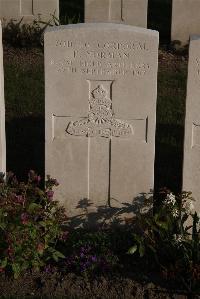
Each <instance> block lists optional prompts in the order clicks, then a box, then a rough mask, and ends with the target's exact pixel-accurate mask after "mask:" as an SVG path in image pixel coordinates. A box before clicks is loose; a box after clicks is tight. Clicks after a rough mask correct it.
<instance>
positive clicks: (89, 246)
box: [63, 231, 118, 275]
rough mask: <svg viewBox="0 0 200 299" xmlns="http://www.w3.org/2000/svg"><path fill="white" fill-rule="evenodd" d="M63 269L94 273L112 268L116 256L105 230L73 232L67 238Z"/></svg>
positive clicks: (115, 261)
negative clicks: (66, 253)
mask: <svg viewBox="0 0 200 299" xmlns="http://www.w3.org/2000/svg"><path fill="white" fill-rule="evenodd" d="M67 245H68V249H67V250H68V257H67V258H66V260H65V262H64V269H63V270H64V271H66V272H71V271H73V272H75V273H77V274H84V275H94V274H99V273H106V272H108V271H110V270H112V269H113V268H114V267H115V266H116V265H117V263H118V257H117V255H116V254H115V253H114V252H113V250H112V244H111V241H110V238H109V234H108V233H106V232H101V231H100V232H88V233H87V232H85V233H83V232H81V231H80V232H74V233H73V234H72V235H71V238H69V239H68V242H67Z"/></svg>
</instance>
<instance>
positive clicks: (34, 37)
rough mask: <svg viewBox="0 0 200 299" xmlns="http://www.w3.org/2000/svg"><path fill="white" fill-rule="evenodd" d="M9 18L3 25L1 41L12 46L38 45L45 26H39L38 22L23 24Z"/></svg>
mask: <svg viewBox="0 0 200 299" xmlns="http://www.w3.org/2000/svg"><path fill="white" fill-rule="evenodd" d="M22 21H23V18H22V19H21V20H20V21H15V20H11V21H9V22H8V23H7V24H5V25H4V26H3V41H4V42H6V43H7V44H9V45H10V46H13V47H20V48H21V47H27V48H29V47H40V46H41V42H42V35H43V32H44V30H45V29H46V26H44V27H41V26H40V25H39V23H38V22H36V21H34V22H33V23H31V24H23V23H22Z"/></svg>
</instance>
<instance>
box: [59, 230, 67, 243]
mask: <svg viewBox="0 0 200 299" xmlns="http://www.w3.org/2000/svg"><path fill="white" fill-rule="evenodd" d="M68 234H69V232H67V231H65V232H62V233H61V235H60V240H62V241H66V240H67V239H68Z"/></svg>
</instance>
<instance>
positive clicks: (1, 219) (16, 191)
mask: <svg viewBox="0 0 200 299" xmlns="http://www.w3.org/2000/svg"><path fill="white" fill-rule="evenodd" d="M39 184H40V176H38V175H37V174H36V173H35V172H34V171H30V172H29V175H28V181H27V183H23V182H18V181H17V179H16V177H15V176H14V175H13V174H8V175H7V177H6V179H5V180H4V177H3V175H2V176H1V180H0V272H6V273H10V272H11V273H13V274H14V277H15V278H17V277H18V275H19V274H20V273H22V272H23V271H24V270H27V269H35V270H39V269H41V268H43V267H45V266H47V265H49V264H51V263H52V262H53V261H55V262H58V260H59V259H63V258H64V255H63V254H62V253H61V252H60V251H58V250H57V249H56V245H57V242H58V241H59V240H63V239H64V238H65V236H66V233H67V232H65V231H63V230H62V224H63V222H64V221H65V220H66V215H65V210H64V208H63V207H60V206H59V205H58V202H57V201H55V200H54V199H53V187H54V186H57V185H58V183H57V181H56V180H55V179H52V178H50V177H49V176H48V177H47V181H46V184H45V189H44V190H42V189H41V188H40V187H39Z"/></svg>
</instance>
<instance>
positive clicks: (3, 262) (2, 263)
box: [1, 257, 8, 268]
mask: <svg viewBox="0 0 200 299" xmlns="http://www.w3.org/2000/svg"><path fill="white" fill-rule="evenodd" d="M7 263H8V259H7V257H6V258H5V259H4V260H3V261H2V262H1V267H2V268H5V267H6V266H7Z"/></svg>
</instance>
